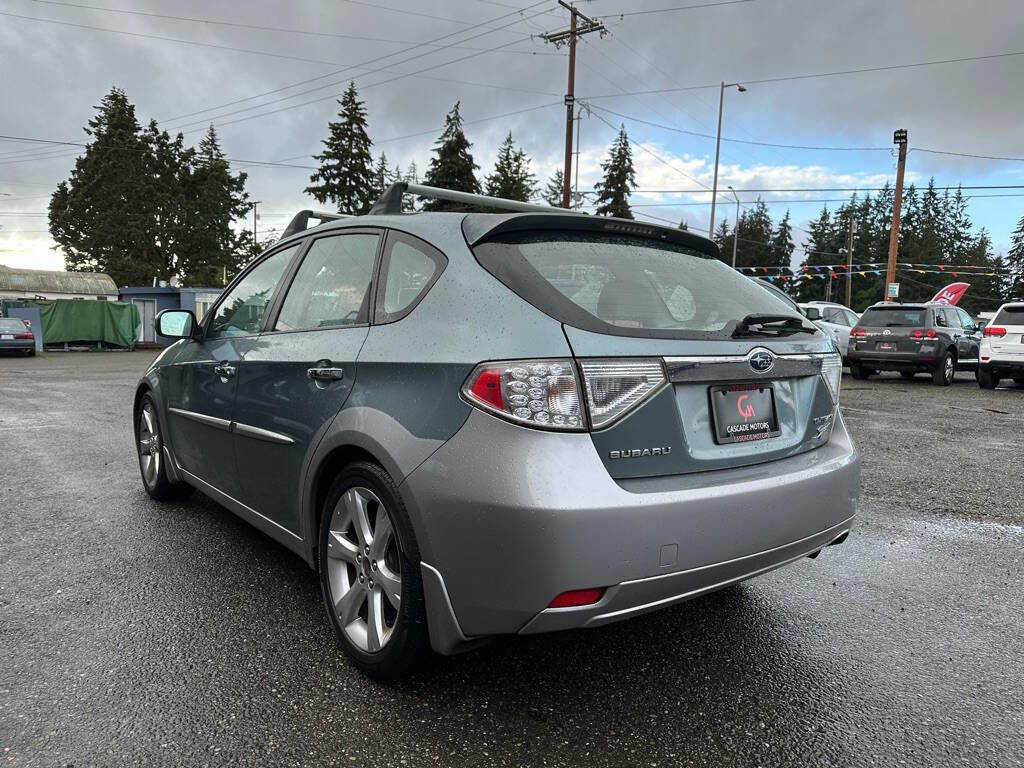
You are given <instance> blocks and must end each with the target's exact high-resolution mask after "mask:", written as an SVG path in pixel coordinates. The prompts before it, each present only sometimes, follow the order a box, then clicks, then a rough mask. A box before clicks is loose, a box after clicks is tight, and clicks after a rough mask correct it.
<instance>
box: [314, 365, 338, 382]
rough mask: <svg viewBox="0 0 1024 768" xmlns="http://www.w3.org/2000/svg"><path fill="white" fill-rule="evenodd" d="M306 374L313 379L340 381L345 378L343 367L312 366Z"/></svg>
mask: <svg viewBox="0 0 1024 768" xmlns="http://www.w3.org/2000/svg"><path fill="white" fill-rule="evenodd" d="M306 375H308V376H309V378H311V379H313V381H340V380H341V379H343V378H345V370H344V369H343V368H310V369H309V370H307V371H306Z"/></svg>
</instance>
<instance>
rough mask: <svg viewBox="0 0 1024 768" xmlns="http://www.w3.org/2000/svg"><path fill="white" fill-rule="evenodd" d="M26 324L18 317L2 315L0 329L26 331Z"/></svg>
mask: <svg viewBox="0 0 1024 768" xmlns="http://www.w3.org/2000/svg"><path fill="white" fill-rule="evenodd" d="M24 330H26V328H25V324H24V323H23V322H22V321H21V320H19V319H18V318H16V317H13V318H11V317H0V331H18V332H21V331H24Z"/></svg>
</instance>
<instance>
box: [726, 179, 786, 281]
mask: <svg viewBox="0 0 1024 768" xmlns="http://www.w3.org/2000/svg"><path fill="white" fill-rule="evenodd" d="M787 226H788V222H787ZM772 234H773V233H772V217H771V215H770V214H769V213H768V206H767V205H765V202H764V200H762V199H761V198H758V199H757V202H755V203H754V205H753V207H751V208H750V209H749V210H746V211H743V213H741V214H740V219H739V221H738V222H736V227H735V229H734V231H733V237H735V238H736V240H737V245H736V266H737V267H750V266H758V267H765V268H766V271H761V272H760V276H762V277H763V276H764V275H777V274H779V271H778V270H777V269H771V267H780V266H789V258H788V257H787V256H786V255H785V253H783V252H779V251H777V250H776V249H775V248H773V247H772V242H771V241H772ZM729 248H730V250H729V252H727V253H723V254H722V255H723V257H726V258H728V260H729V262H730V263H731V262H732V251H731V248H732V244H731V243H730V244H729ZM748 274H752V273H749V272H748Z"/></svg>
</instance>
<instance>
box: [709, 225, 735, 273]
mask: <svg viewBox="0 0 1024 768" xmlns="http://www.w3.org/2000/svg"><path fill="white" fill-rule="evenodd" d="M735 235H736V227H735V225H734V226H733V228H732V230H730V229H729V222H728V221H727V220H726V219H722V220H721V221H720V222H718V229H716V230H715V236H714V238H713V239H714V241H715V242H716V243H718V250H719V251H720V252H721V254H720V255H721V259H722V261H724V262H725V263H726V264H732V239H733V237H734V236H735ZM737 250H739V246H738V244H737Z"/></svg>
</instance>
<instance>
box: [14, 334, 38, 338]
mask: <svg viewBox="0 0 1024 768" xmlns="http://www.w3.org/2000/svg"><path fill="white" fill-rule="evenodd" d="M14 338H16V339H34V338H35V336H33V335H32V334H31V333H16V334H14Z"/></svg>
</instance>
